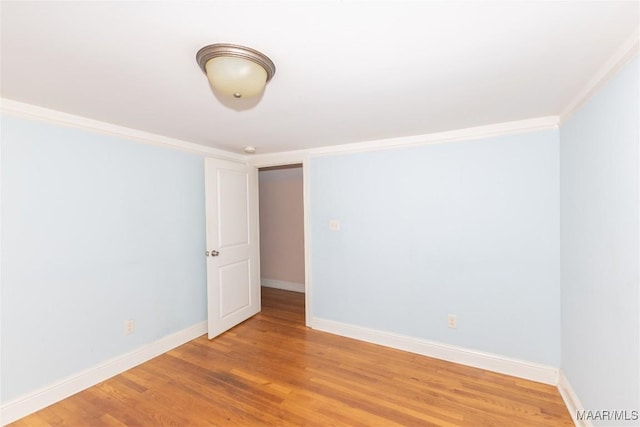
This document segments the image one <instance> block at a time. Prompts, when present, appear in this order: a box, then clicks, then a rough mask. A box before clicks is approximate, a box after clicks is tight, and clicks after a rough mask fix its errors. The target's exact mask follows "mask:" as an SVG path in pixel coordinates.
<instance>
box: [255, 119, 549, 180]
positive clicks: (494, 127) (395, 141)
mask: <svg viewBox="0 0 640 427" xmlns="http://www.w3.org/2000/svg"><path fill="white" fill-rule="evenodd" d="M557 127H558V117H557V116H544V117H536V118H533V119H526V120H517V121H513V122H504V123H495V124H491V125H485V126H475V127H471V128H465V129H457V130H452V131H447V132H438V133H430V134H424V135H414V136H404V137H399V138H389V139H378V140H372V141H364V142H355V143H351V144H341V145H329V146H324V147H319V148H310V149H307V150H295V151H284V152H281V153H269V154H259V155H256V156H253V157H252V158H250V159H248V160H247V163H249V164H251V165H254V166H256V167H268V166H280V165H286V164H294V163H301V162H303V161H304V159H305V158H307V157H308V156H311V157H316V156H327V155H339V154H350V153H359V152H366V151H378V150H389V149H393V148H403V147H412V146H420V145H428V144H443V143H447V142H456V141H466V140H473V139H481V138H489V137H496V136H503V135H512V134H518V133H524V132H535V131H540V130H547V129H556V128H557Z"/></svg>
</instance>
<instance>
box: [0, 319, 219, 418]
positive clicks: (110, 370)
mask: <svg viewBox="0 0 640 427" xmlns="http://www.w3.org/2000/svg"><path fill="white" fill-rule="evenodd" d="M206 333H207V322H202V323H198V324H196V325H193V326H191V327H188V328H186V329H183V330H181V331H179V332H176V333H174V334H171V335H168V336H166V337H164V338H161V339H159V340H157V341H154V342H152V343H149V344H146V345H144V346H142V347H140V348H138V349H137V350H134V351H132V352H130V353H126V354H123V355H122V356H118V357H115V358H113V359H111V360H107V361H106V362H103V363H100V364H98V365H96V366H93V367H91V368H89V369H85V370H83V371H81V372H78V373H77V374H75V375H72V376H70V377H67V378H65V379H63V380H61V381H58V382H56V383H55V384H51V385H49V386H47V387H44V388H41V389H39V390H36V391H34V392H32V393H28V394H26V395H24V396H21V397H19V398H16V399H14V400H11V401H9V402H7V403H5V404H3V405H2V406H1V407H0V414H1V415H0V417H1V419H0V422H1V424H2V425H3V426H4V425H7V424H9V423H12V422H13V421H16V420H18V419H20V418H22V417H25V416H27V415H29V414H31V413H33V412H36V411H38V410H40V409H42V408H45V407H47V406H49V405H51V404H53V403H56V402H59V401H60V400H62V399H65V398H67V397H69V396H71V395H73V394H76V393H78V392H80V391H82V390H84V389H87V388H89V387H91V386H93V385H96V384H98V383H99V382H102V381H105V380H107V379H109V378H111V377H113V376H115V375H117V374H120V373H122V372H124V371H126V370H128V369H131V368H133V367H135V366H137V365H140V364H141V363H144V362H146V361H148V360H150V359H153V358H154V357H156V356H159V355H161V354H162V353H166V352H167V351H169V350H171V349H173V348H176V347H178V346H180V345H182V344H184V343H186V342H189V341H191V340H193V339H195V338H197V337H199V336H201V335H203V334H206Z"/></svg>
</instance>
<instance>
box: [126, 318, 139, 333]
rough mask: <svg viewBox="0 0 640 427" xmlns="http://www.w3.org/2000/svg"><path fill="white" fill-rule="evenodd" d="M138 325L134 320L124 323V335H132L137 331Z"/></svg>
mask: <svg viewBox="0 0 640 427" xmlns="http://www.w3.org/2000/svg"><path fill="white" fill-rule="evenodd" d="M135 327H136V324H135V322H134V321H133V320H131V319H129V320H126V321H125V322H124V334H125V335H131V334H132V333H133V331H135Z"/></svg>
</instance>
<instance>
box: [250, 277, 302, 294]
mask: <svg viewBox="0 0 640 427" xmlns="http://www.w3.org/2000/svg"><path fill="white" fill-rule="evenodd" d="M260 284H261V285H262V286H264V287H265V288H274V289H282V290H283V291H293V292H301V293H304V283H295V282H286V281H284V280H275V279H265V278H260Z"/></svg>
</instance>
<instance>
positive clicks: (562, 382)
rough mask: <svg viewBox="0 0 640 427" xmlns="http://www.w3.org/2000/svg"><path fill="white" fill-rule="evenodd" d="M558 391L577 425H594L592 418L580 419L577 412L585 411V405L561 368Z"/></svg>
mask: <svg viewBox="0 0 640 427" xmlns="http://www.w3.org/2000/svg"><path fill="white" fill-rule="evenodd" d="M558 391H559V392H560V396H562V400H564V404H565V405H566V407H567V409H568V410H569V414H570V415H571V419H572V420H573V423H574V424H575V425H576V427H593V424H592V423H591V421H590V420H578V419H577V414H578V412H580V413H583V412H584V406H582V403H581V402H580V399H578V395H577V394H576V392H575V391H574V390H573V387H571V384H570V383H569V380H568V379H567V377H566V376H565V375H564V372H562V370H560V375H559V378H558Z"/></svg>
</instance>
